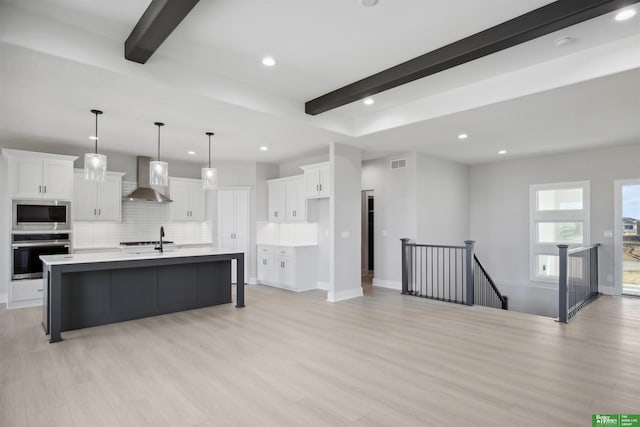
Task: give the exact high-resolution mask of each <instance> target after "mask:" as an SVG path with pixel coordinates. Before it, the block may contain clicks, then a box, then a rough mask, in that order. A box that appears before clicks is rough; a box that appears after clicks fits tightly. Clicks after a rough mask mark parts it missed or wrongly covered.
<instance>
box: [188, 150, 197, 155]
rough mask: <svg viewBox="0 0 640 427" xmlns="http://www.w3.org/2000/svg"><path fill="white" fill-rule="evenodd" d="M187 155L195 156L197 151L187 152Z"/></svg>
mask: <svg viewBox="0 0 640 427" xmlns="http://www.w3.org/2000/svg"><path fill="white" fill-rule="evenodd" d="M187 154H188V155H190V156H195V155H196V152H195V151H187Z"/></svg>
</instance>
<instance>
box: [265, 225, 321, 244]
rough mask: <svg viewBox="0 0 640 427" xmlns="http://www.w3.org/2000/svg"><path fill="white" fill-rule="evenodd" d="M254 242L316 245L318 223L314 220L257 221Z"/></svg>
mask: <svg viewBox="0 0 640 427" xmlns="http://www.w3.org/2000/svg"><path fill="white" fill-rule="evenodd" d="M256 233H257V236H256V242H257V243H258V244H259V245H282V246H288V245H317V244H318V224H317V223H315V222H309V223H307V222H299V223H283V222H282V223H276V222H266V221H258V222H257V223H256Z"/></svg>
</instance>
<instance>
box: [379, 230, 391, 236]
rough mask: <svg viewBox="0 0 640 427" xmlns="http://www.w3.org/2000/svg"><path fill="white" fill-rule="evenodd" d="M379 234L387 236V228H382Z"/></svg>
mask: <svg viewBox="0 0 640 427" xmlns="http://www.w3.org/2000/svg"><path fill="white" fill-rule="evenodd" d="M380 235H382V236H387V235H389V232H388V231H387V230H382V231H380Z"/></svg>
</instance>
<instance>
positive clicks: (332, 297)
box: [327, 287, 363, 302]
mask: <svg viewBox="0 0 640 427" xmlns="http://www.w3.org/2000/svg"><path fill="white" fill-rule="evenodd" d="M362 295H363V294H362V287H357V288H353V289H346V290H344V291H338V292H331V291H329V292H327V301H329V302H338V301H344V300H348V299H351V298H358V297H361V296H362Z"/></svg>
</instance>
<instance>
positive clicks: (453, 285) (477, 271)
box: [401, 239, 508, 310]
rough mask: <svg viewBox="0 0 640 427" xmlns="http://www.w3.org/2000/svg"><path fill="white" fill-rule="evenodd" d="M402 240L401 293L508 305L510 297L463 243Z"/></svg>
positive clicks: (448, 300) (497, 306) (501, 305)
mask: <svg viewBox="0 0 640 427" xmlns="http://www.w3.org/2000/svg"><path fill="white" fill-rule="evenodd" d="M401 240H402V293H403V294H405V295H413V296H419V297H423V298H429V299H434V300H438V301H446V302H452V303H457V304H466V305H473V304H479V305H483V306H488V307H495V308H502V309H504V310H506V309H507V307H508V300H507V297H506V296H505V295H502V294H501V293H500V291H499V290H498V288H497V286H496V284H495V282H494V281H493V279H491V277H490V276H489V274H487V272H486V270H485V268H484V267H483V266H482V265H481V264H480V262H479V261H478V259H477V258H476V257H475V255H474V253H473V246H474V243H475V242H473V241H472V240H467V241H465V245H464V246H445V245H426V244H418V243H410V242H409V239H401Z"/></svg>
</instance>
